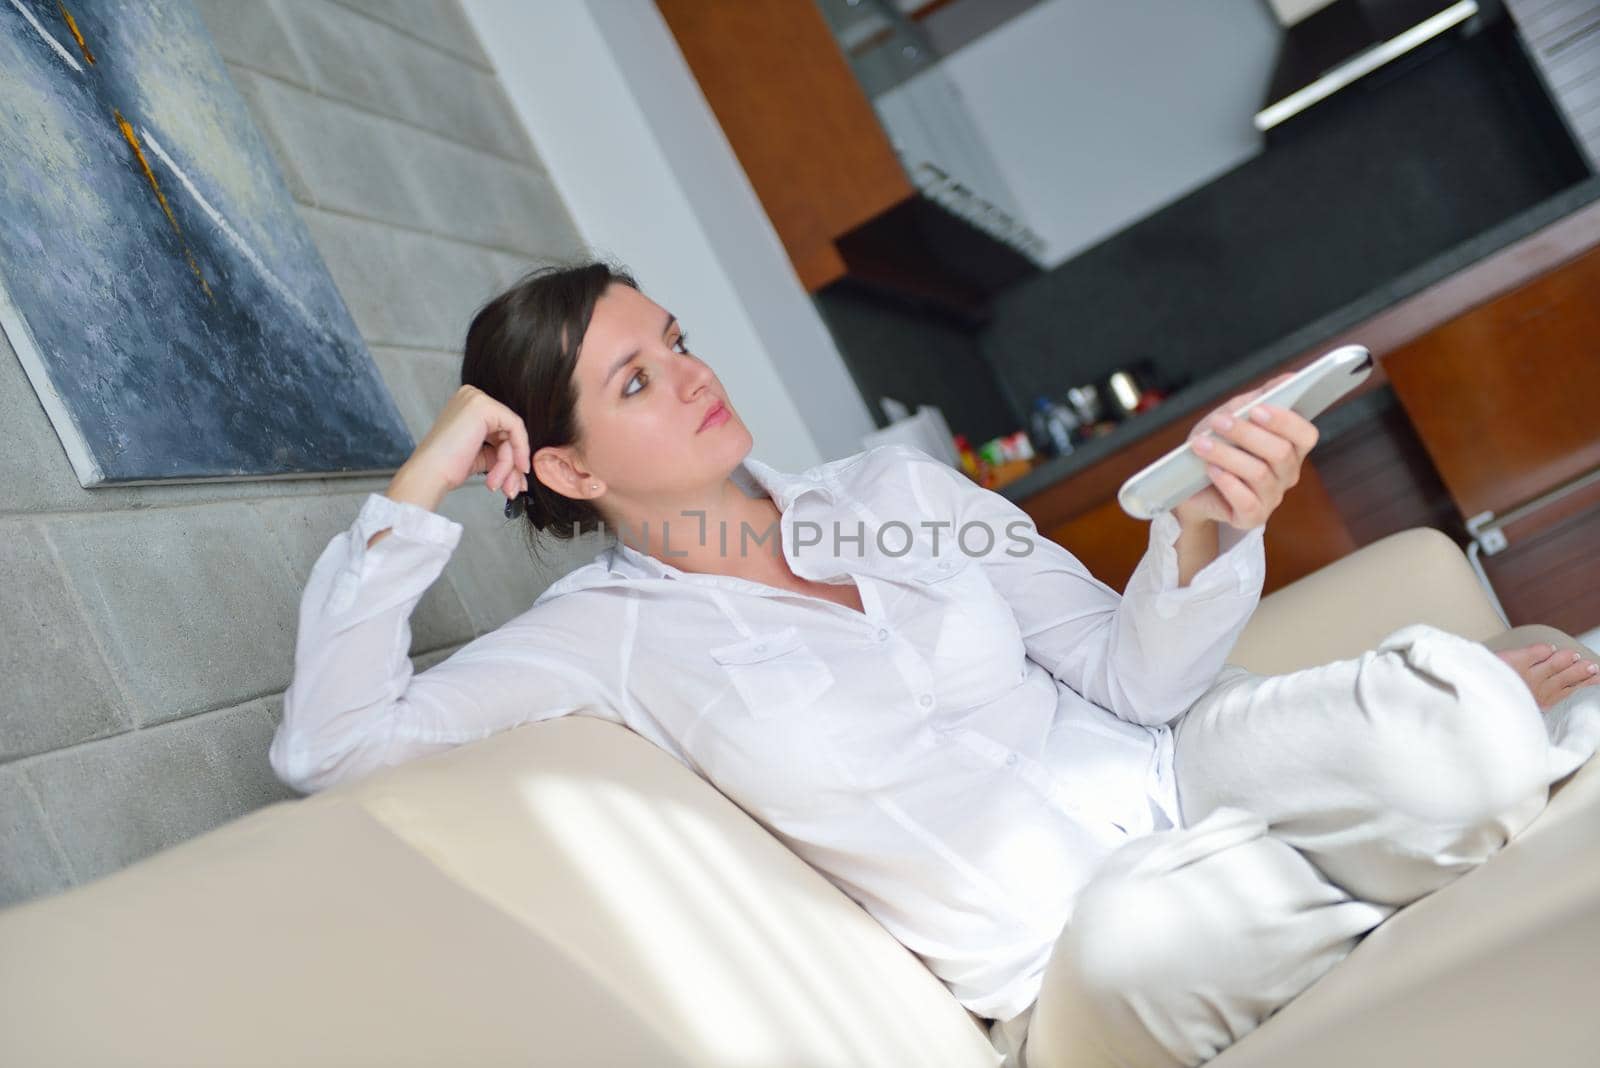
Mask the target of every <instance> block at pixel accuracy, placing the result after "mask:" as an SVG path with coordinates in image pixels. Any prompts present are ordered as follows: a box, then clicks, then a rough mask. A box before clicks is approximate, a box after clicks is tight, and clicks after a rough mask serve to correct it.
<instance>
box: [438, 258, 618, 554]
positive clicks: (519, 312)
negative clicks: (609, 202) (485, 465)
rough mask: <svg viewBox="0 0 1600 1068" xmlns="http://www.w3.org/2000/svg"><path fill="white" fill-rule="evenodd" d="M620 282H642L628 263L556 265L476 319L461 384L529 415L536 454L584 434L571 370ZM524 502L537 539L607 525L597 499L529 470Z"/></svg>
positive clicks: (532, 275) (529, 277)
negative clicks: (577, 495) (579, 496)
mask: <svg viewBox="0 0 1600 1068" xmlns="http://www.w3.org/2000/svg"><path fill="white" fill-rule="evenodd" d="M613 282H616V283H620V284H621V285H625V286H628V287H629V288H630V289H635V290H637V289H638V288H639V285H638V283H637V282H635V281H634V280H633V276H632V275H631V274H629V273H628V272H627V270H626V269H624V268H622V267H619V266H616V265H613V264H609V263H604V262H600V261H592V262H587V263H581V264H577V265H567V264H552V265H549V266H545V267H540V268H538V269H536V270H533V271H530V272H529V273H528V274H525V275H523V276H522V277H521V278H520V279H518V280H517V282H516V283H515V284H514V285H512V286H511V288H510V289H507V290H506V291H505V292H504V293H501V294H500V295H499V296H498V297H495V298H494V299H493V300H491V301H489V302H488V303H487V304H485V305H484V306H483V307H481V308H479V309H478V311H477V314H475V315H474V316H473V317H472V325H471V326H469V327H468V328H467V343H466V347H465V350H464V353H463V357H462V361H461V383H462V385H467V386H476V387H477V388H479V389H481V390H483V391H484V392H485V393H487V394H488V395H489V396H491V397H493V398H494V399H495V400H497V401H499V402H500V403H501V404H504V405H505V406H506V407H508V408H510V409H511V410H512V411H514V412H516V413H517V414H518V415H519V416H521V417H522V422H523V423H524V425H526V426H527V428H528V455H529V456H530V457H531V456H532V455H533V454H534V453H535V452H538V451H539V450H540V449H541V448H543V447H544V446H546V445H572V444H574V443H576V442H577V441H578V440H579V438H580V437H581V428H580V427H579V426H578V413H577V402H578V388H577V385H576V384H575V383H574V382H573V380H572V372H573V369H574V368H575V367H577V365H578V346H579V344H581V343H582V341H583V335H584V332H585V331H587V330H588V329H589V320H590V318H591V317H592V316H593V315H594V304H595V301H596V300H598V299H600V296H601V295H602V294H603V293H605V291H606V288H607V287H608V286H610V285H611V284H612V283H613ZM517 501H518V503H519V505H520V510H521V513H522V514H523V515H524V516H526V517H527V520H528V522H529V523H531V524H532V530H530V531H529V535H530V538H531V537H532V534H533V531H541V532H546V533H548V534H550V535H551V536H552V537H556V538H563V539H566V538H572V537H575V536H577V535H578V534H587V533H590V532H592V531H595V530H599V529H601V528H602V525H603V524H602V518H601V515H600V512H599V510H598V509H596V508H595V506H594V505H593V504H592V503H591V502H589V501H587V500H574V499H573V498H571V497H567V496H564V495H563V494H560V493H557V492H556V491H555V490H552V489H550V488H549V487H548V486H546V485H545V484H544V483H542V482H540V481H539V479H538V477H537V476H536V475H531V474H530V475H529V476H528V491H527V492H526V493H524V494H522V495H521V496H519V497H518V498H517ZM535 544H537V543H536V542H535Z"/></svg>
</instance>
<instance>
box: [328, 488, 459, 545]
mask: <svg viewBox="0 0 1600 1068" xmlns="http://www.w3.org/2000/svg"><path fill="white" fill-rule="evenodd" d="M384 529H388V530H389V531H390V534H389V536H390V537H392V538H406V539H408V540H411V541H420V542H425V543H427V544H430V545H442V546H444V547H445V548H447V549H450V550H452V551H453V550H454V549H455V547H456V545H457V544H459V543H460V541H461V532H462V526H461V524H460V523H457V522H456V521H455V520H454V519H450V518H448V517H446V516H442V515H440V514H439V513H438V512H430V511H428V509H426V508H423V507H422V506H421V505H416V504H407V503H406V502H404V501H397V500H395V499H394V498H392V497H386V496H384V495H383V494H381V493H369V494H367V499H366V500H365V501H363V502H362V504H361V511H360V512H359V513H358V514H357V515H356V523H355V534H356V535H357V542H356V552H357V553H360V554H364V552H365V550H366V546H367V542H368V540H370V539H371V537H372V536H373V535H374V534H376V533H377V532H378V531H380V530H384Z"/></svg>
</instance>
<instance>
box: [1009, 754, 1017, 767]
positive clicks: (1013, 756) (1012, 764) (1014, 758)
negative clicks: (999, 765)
mask: <svg viewBox="0 0 1600 1068" xmlns="http://www.w3.org/2000/svg"><path fill="white" fill-rule="evenodd" d="M1016 766H1017V754H1015V753H1012V754H1011V755H1010V756H1008V757H1006V767H1008V768H1014V767H1016Z"/></svg>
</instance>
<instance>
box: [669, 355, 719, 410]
mask: <svg viewBox="0 0 1600 1068" xmlns="http://www.w3.org/2000/svg"><path fill="white" fill-rule="evenodd" d="M678 366H679V371H678V387H679V388H678V392H679V393H680V394H681V395H682V396H683V398H684V399H685V400H689V399H692V398H693V397H694V396H695V395H696V394H697V393H699V392H700V391H701V390H702V389H703V388H706V387H709V386H710V385H711V383H712V382H715V381H716V375H714V374H712V372H711V368H710V366H709V365H707V364H706V363H705V362H703V361H702V360H699V359H696V358H695V357H692V356H691V357H690V358H689V359H687V360H686V359H684V358H683V357H681V356H680V357H678Z"/></svg>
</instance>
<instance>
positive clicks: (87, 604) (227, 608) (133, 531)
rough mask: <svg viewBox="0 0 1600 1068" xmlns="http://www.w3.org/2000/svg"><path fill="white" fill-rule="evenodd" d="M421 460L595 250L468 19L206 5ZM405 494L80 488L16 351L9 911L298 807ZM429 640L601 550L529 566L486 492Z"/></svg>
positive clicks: (454, 641) (311, 5)
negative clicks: (502, 350) (376, 505)
mask: <svg viewBox="0 0 1600 1068" xmlns="http://www.w3.org/2000/svg"><path fill="white" fill-rule="evenodd" d="M198 6H199V8H200V12H201V15H202V16H203V18H204V19H205V22H206V24H207V26H208V28H209V29H210V31H211V33H212V36H213V38H214V40H215V42H216V45H217V48H218V50H219V51H220V52H221V54H222V56H223V58H224V59H225V60H226V61H227V64H228V68H229V72H230V74H231V75H232V77H233V80H234V82H235V84H236V85H237V86H238V87H239V90H240V92H241V93H242V94H243V95H244V97H245V100H246V101H247V103H248V104H249V106H250V109H251V112H252V114H253V115H254V117H255V121H256V123H257V125H259V126H260V127H261V129H262V131H263V133H264V135H265V137H266V140H267V143H268V144H269V145H270V146H271V149H272V151H273V153H274V155H275V157H276V159H277V162H278V165H279V167H280V168H281V169H282V171H283V173H284V177H285V180H286V182H287V184H288V187H289V190H290V192H291V193H292V195H293V196H294V198H295V201H296V203H297V206H298V208H299V210H300V213H301V216H302V218H303V219H304V220H305V222H306V224H307V226H308V228H309V229H310V231H311V234H312V237H313V239H314V240H315V241H316V243H317V245H318V247H319V248H320V250H321V251H322V254H323V257H324V259H325V261H326V262H327V264H328V267H329V270H330V272H331V273H332V274H333V277H334V281H335V282H336V283H337V284H338V286H339V289H340V292H341V293H342V294H343V295H344V299H345V302H346V303H347V304H348V305H349V307H350V309H351V312H352V314H353V315H354V317H355V320H356V323H357V325H358V326H359V327H360V329H361V331H362V334H363V336H364V337H365V338H366V339H367V342H368V345H369V346H370V347H371V349H372V352H373V356H374V359H375V360H376V361H377V363H378V366H379V369H380V370H381V372H382V373H383V377H384V380H385V382H386V383H388V385H389V388H390V390H391V392H393V394H394V396H395V399H396V403H397V404H398V405H399V407H400V410H401V412H402V414H403V415H404V417H405V419H406V423H407V425H408V426H409V427H410V429H411V432H412V434H413V435H414V436H418V437H420V436H421V434H423V433H424V432H425V431H426V430H427V428H428V426H430V425H431V423H432V419H433V415H434V414H435V413H436V412H437V411H438V409H439V408H440V407H441V406H442V405H443V404H444V402H445V400H446V399H447V398H448V397H449V394H450V393H451V392H452V391H453V390H454V389H455V387H456V384H457V382H458V378H457V375H458V373H459V361H460V343H461V338H462V336H463V334H464V332H465V330H466V325H467V323H468V321H469V318H470V316H471V314H472V312H473V310H474V309H475V308H476V307H477V306H478V305H479V304H480V303H481V302H482V301H483V300H484V299H486V298H487V297H489V296H491V295H493V294H494V293H495V292H498V291H499V290H500V289H502V288H504V286H505V285H506V284H508V283H509V282H511V281H512V280H513V279H515V278H516V277H517V276H518V275H520V274H521V273H522V272H523V271H525V270H527V269H528V268H529V267H530V266H532V265H533V264H535V263H537V262H542V261H546V260H551V259H566V258H570V257H572V256H575V255H579V254H581V253H582V251H583V246H582V242H581V238H580V237H579V235H578V233H577V230H576V228H575V227H574V226H573V224H572V221H571V219H570V217H569V216H568V214H567V211H566V208H565V206H564V205H563V204H562V203H561V201H560V198H559V197H558V195H557V194H556V192H555V190H554V187H553V186H552V184H551V182H550V179H549V176H548V175H547V174H546V172H545V169H544V167H543V165H542V164H541V162H540V160H539V159H538V157H537V155H536V154H535V151H534V148H533V146H532V145H531V144H530V142H529V140H528V138H527V136H526V134H525V133H524V132H523V130H522V128H521V126H520V125H519V124H518V122H517V120H516V117H515V114H514V113H513V111H512V109H511V107H510V105H509V104H508V103H507V101H506V98H505V96H504V94H503V93H502V91H501V89H500V86H499V83H498V81H497V79H496V77H495V74H494V71H493V70H492V69H490V67H489V63H488V60H487V59H486V58H485V56H484V53H483V50H482V49H481V48H480V47H479V44H478V42H477V40H476V39H475V38H474V36H473V34H472V31H471V29H470V27H469V26H468V23H467V21H466V19H465V18H464V16H463V15H462V13H461V11H460V9H459V7H458V6H457V4H456V3H455V0H198ZM386 482H387V479H386V478H385V477H369V478H358V479H348V478H324V479H297V480H286V481H256V482H234V483H206V484H196V485H181V486H131V487H122V488H110V489H101V490H94V491H89V490H85V489H83V488H82V487H80V486H79V485H78V483H77V479H76V478H75V477H74V476H73V474H72V469H71V466H70V465H69V464H68V462H67V459H66V456H65V454H64V453H63V452H62V449H61V445H60V442H59V441H58V440H57V438H56V436H55V432H54V430H53V429H52V428H51V426H50V423H49V420H48V419H47V418H46V417H45V414H44V411H43V409H42V408H41V407H40V405H39V402H38V400H37V397H36V396H35V394H34V392H33V388H32V386H31V384H30V383H29V382H28V380H27V377H26V375H24V374H23V372H22V369H21V366H20V364H19V362H18V360H17V358H16V354H15V353H14V352H12V351H11V349H10V348H9V347H8V346H7V345H6V344H5V342H4V340H3V339H0V486H4V494H3V496H0V577H3V579H4V581H3V582H0V619H3V620H4V626H5V628H6V630H5V634H4V638H5V640H4V641H0V906H3V905H6V904H11V903H15V902H19V901H22V900H26V899H28V898H31V897H34V896H37V895H41V894H48V893H53V892H57V891H60V890H64V889H67V888H69V887H71V886H73V885H75V884H78V883H82V882H84V881H86V880H89V879H93V878H96V877H98V876H101V875H105V874H107V873H109V872H112V871H115V870H117V869H119V868H121V867H123V866H125V865H127V864H130V863H133V862H135V861H137V860H139V859H141V858H143V857H146V856H149V855H150V854H151V853H154V852H156V851H158V850H160V849H163V848H166V847H168V846H171V845H174V844H176V843H178V842H181V841H183V840H185V839H186V838H190V837H193V836H194V835H197V834H200V833H203V832H205V831H207V830H210V829H212V828H214V827H216V826H219V825H220V824H222V823H225V822H227V821H228V820H231V819H234V818H236V817H238V816H240V815H243V814H244V813H246V812H249V811H250V810H252V809H254V808H257V807H259V806H261V805H265V804H270V803H273V802H275V801H280V800H284V799H286V798H290V797H293V796H294V795H293V793H292V792H291V791H290V790H288V789H287V788H286V787H284V786H283V785H282V784H280V783H278V782H277V781H276V779H275V778H274V777H273V775H272V772H271V769H270V767H269V765H268V764H267V745H268V743H269V741H270V739H271V736H272V731H273V730H274V728H275V727H276V725H277V723H278V720H279V717H280V716H281V714H282V700H281V695H282V691H283V690H284V688H285V687H286V686H287V685H288V684H289V682H290V680H291V679H292V677H293V666H294V665H293V650H294V636H295V626H296V612H297V609H298V604H299V598H300V593H301V590H302V589H303V584H304V582H305V580H306V577H307V575H308V574H309V572H310V569H311V565H312V564H313V563H314V562H315V560H316V558H317V557H318V555H320V554H321V552H322V551H323V549H324V548H325V547H326V545H327V543H328V540H329V539H330V538H331V537H333V536H334V535H335V534H336V533H338V532H339V531H341V530H344V529H346V528H347V527H348V526H349V525H350V523H351V522H352V521H353V520H354V519H355V515H356V512H357V510H358V509H359V508H360V506H361V502H362V500H363V499H364V498H365V497H366V495H367V494H368V493H372V492H377V491H381V490H382V489H383V487H384V485H385V483H386ZM441 510H442V511H443V512H445V513H446V514H448V515H449V516H451V517H452V518H454V519H456V520H458V521H459V522H461V523H463V524H464V525H465V526H466V528H467V529H466V533H465V535H464V537H463V538H462V541H461V544H460V546H459V547H458V548H457V550H456V553H455V556H454V557H453V558H452V560H451V561H450V563H449V565H448V566H447V567H446V569H445V573H444V574H443V575H442V576H441V577H440V579H439V581H438V582H437V583H436V584H435V585H434V587H433V588H432V589H430V590H429V591H428V593H427V595H426V596H424V597H423V599H422V601H421V603H420V604H419V605H418V606H417V610H416V613H415V615H414V616H413V619H412V653H413V661H414V664H415V666H416V669H417V670H419V671H422V670H426V669H427V668H428V667H430V666H432V665H433V664H435V663H437V662H439V661H440V660H442V659H444V658H445V657H446V656H448V655H449V654H450V653H451V652H453V651H454V650H455V649H457V648H459V647H460V646H461V645H462V644H464V643H465V642H467V641H470V640H471V639H472V638H473V637H474V636H476V635H479V634H482V633H485V632H486V631H489V630H492V629H494V628H495V627H497V626H499V625H500V624H501V623H503V622H504V621H505V620H506V619H508V618H510V617H511V616H512V615H514V614H516V613H517V612H520V611H522V610H523V609H525V608H526V607H527V606H528V605H529V604H530V603H531V602H532V601H533V599H534V597H536V596H537V595H538V593H539V591H540V590H542V589H543V588H544V587H545V586H546V585H548V584H549V583H550V582H551V581H553V580H554V579H555V578H556V577H558V576H559V575H560V574H561V573H563V572H564V571H565V570H567V569H568V568H569V567H571V566H573V565H574V564H576V563H578V562H580V561H582V560H585V559H588V558H589V557H591V556H592V555H593V553H594V551H596V550H597V549H598V544H597V543H595V542H593V541H592V540H591V541H589V542H586V543H582V544H578V545H567V544H557V545H553V546H552V547H551V548H550V551H549V552H548V554H546V555H545V556H543V557H542V558H541V560H542V562H540V563H536V562H535V561H534V560H532V559H531V558H530V557H529V555H528V552H527V549H526V545H525V543H524V540H523V534H522V532H521V530H520V528H519V527H518V526H516V525H512V524H508V523H507V522H506V521H505V520H504V518H503V517H502V515H501V514H500V510H499V508H498V506H497V505H496V503H495V498H494V496H493V495H492V494H490V493H489V492H488V491H487V490H485V489H484V488H483V486H482V480H481V479H479V480H477V481H476V483H475V484H470V485H468V486H466V487H463V488H462V489H461V490H458V491H457V492H456V493H454V494H451V496H450V497H449V498H448V499H447V500H446V502H445V504H444V505H443V506H442V508H441Z"/></svg>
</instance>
